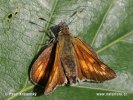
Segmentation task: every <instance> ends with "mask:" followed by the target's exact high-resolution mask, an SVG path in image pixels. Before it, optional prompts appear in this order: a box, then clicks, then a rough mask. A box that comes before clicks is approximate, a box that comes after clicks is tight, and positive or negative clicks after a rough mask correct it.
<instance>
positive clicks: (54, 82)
mask: <svg viewBox="0 0 133 100" xmlns="http://www.w3.org/2000/svg"><path fill="white" fill-rule="evenodd" d="M55 54H56V55H55V61H54V65H53V69H52V71H51V73H50V75H49V80H48V82H47V85H46V88H45V94H49V93H50V92H52V91H53V90H54V89H55V87H56V86H58V85H65V84H66V83H67V78H66V76H65V73H64V71H63V67H62V65H61V61H60V54H61V47H60V45H59V43H57V47H56V53H55Z"/></svg>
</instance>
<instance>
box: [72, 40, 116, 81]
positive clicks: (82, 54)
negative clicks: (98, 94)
mask: <svg viewBox="0 0 133 100" xmlns="http://www.w3.org/2000/svg"><path fill="white" fill-rule="evenodd" d="M73 44H74V48H75V52H76V55H77V61H78V62H79V67H80V70H81V72H82V74H83V76H84V77H85V78H86V79H89V80H92V81H97V82H102V81H105V80H110V79H113V78H115V77H116V74H115V72H114V71H113V70H112V69H111V68H109V67H108V66H107V65H105V64H104V63H103V62H101V61H100V60H99V59H98V58H97V55H96V53H95V52H94V51H93V49H90V48H91V47H90V46H88V45H87V44H86V43H84V42H83V41H81V40H80V39H79V38H74V39H73Z"/></svg>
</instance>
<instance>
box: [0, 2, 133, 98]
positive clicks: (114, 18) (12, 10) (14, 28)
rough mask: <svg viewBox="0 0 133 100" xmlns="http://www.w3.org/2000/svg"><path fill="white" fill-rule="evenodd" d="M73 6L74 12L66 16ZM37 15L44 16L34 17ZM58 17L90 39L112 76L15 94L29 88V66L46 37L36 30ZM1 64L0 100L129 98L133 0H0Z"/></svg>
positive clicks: (131, 94)
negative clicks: (45, 91)
mask: <svg viewBox="0 0 133 100" xmlns="http://www.w3.org/2000/svg"><path fill="white" fill-rule="evenodd" d="M74 12H77V13H76V14H75V15H73V16H72V17H70V16H71V15H72V14H73V13H74ZM40 17H42V18H45V19H47V20H48V22H45V21H42V20H39V18H40ZM30 21H32V22H34V23H36V24H38V25H35V24H31V23H29V22H30ZM61 21H65V22H66V23H70V22H71V23H70V25H69V27H70V31H71V32H72V33H73V35H74V36H79V37H81V38H82V39H83V40H84V41H86V42H87V43H89V44H91V45H92V47H93V48H94V49H95V50H96V52H97V53H98V55H99V57H100V58H101V60H102V61H103V62H104V63H106V64H107V65H108V66H110V67H111V68H112V69H113V70H115V72H116V73H117V77H116V78H115V79H113V80H110V81H107V82H104V83H87V82H84V83H79V84H78V85H76V86H65V87H58V88H57V89H56V90H55V91H54V92H53V93H52V94H51V95H49V96H45V95H43V94H42V95H41V94H40V96H37V97H35V96H24V94H23V95H20V93H33V90H34V85H33V84H32V83H31V81H30V79H29V71H30V68H31V66H32V63H33V62H34V61H35V57H36V55H37V54H38V52H39V50H40V49H41V47H42V46H43V45H42V44H45V41H46V40H47V36H46V34H45V33H44V32H39V31H41V30H45V31H46V30H48V29H49V27H50V26H52V24H51V23H54V24H58V23H59V22H61ZM40 44H41V45H40ZM0 68H1V69H0V98H1V99H2V100H3V99H16V100H18V99H19V100H23V99H28V100H34V99H35V100H36V99H37V100H41V99H45V100H88V99H90V100H98V99H99V100H107V99H108V100H111V99H113V100H118V99H122V100H131V98H133V85H132V83H133V0H32V1H30V0H0ZM40 91H42V90H40ZM10 93H16V94H17V95H12V94H10ZM97 93H103V94H106V96H105V95H104V96H98V94H97ZM107 93H112V94H114V96H108V95H107ZM115 93H116V94H115ZM119 93H120V94H122V95H123V96H121V95H120V94H119ZM117 95H118V96H117Z"/></svg>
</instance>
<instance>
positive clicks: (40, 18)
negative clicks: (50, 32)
mask: <svg viewBox="0 0 133 100" xmlns="http://www.w3.org/2000/svg"><path fill="white" fill-rule="evenodd" d="M39 19H40V20H43V21H45V22H48V23H50V24H52V25H55V24H54V23H52V22H49V21H48V20H46V19H44V18H41V17H40V18H39Z"/></svg>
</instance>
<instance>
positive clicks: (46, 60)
mask: <svg viewBox="0 0 133 100" xmlns="http://www.w3.org/2000/svg"><path fill="white" fill-rule="evenodd" d="M53 48H55V47H54V44H52V45H51V46H49V47H47V48H46V49H45V50H44V51H43V52H42V53H41V55H40V56H39V57H38V59H37V60H36V61H35V63H34V64H33V66H32V69H31V73H30V78H31V80H32V82H33V83H34V84H37V85H44V84H46V82H47V80H48V78H49V73H50V70H51V69H50V68H51V66H52V63H53V62H52V61H53V60H54V55H53V54H54V51H53V50H52V49H53ZM51 58H52V59H51Z"/></svg>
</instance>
